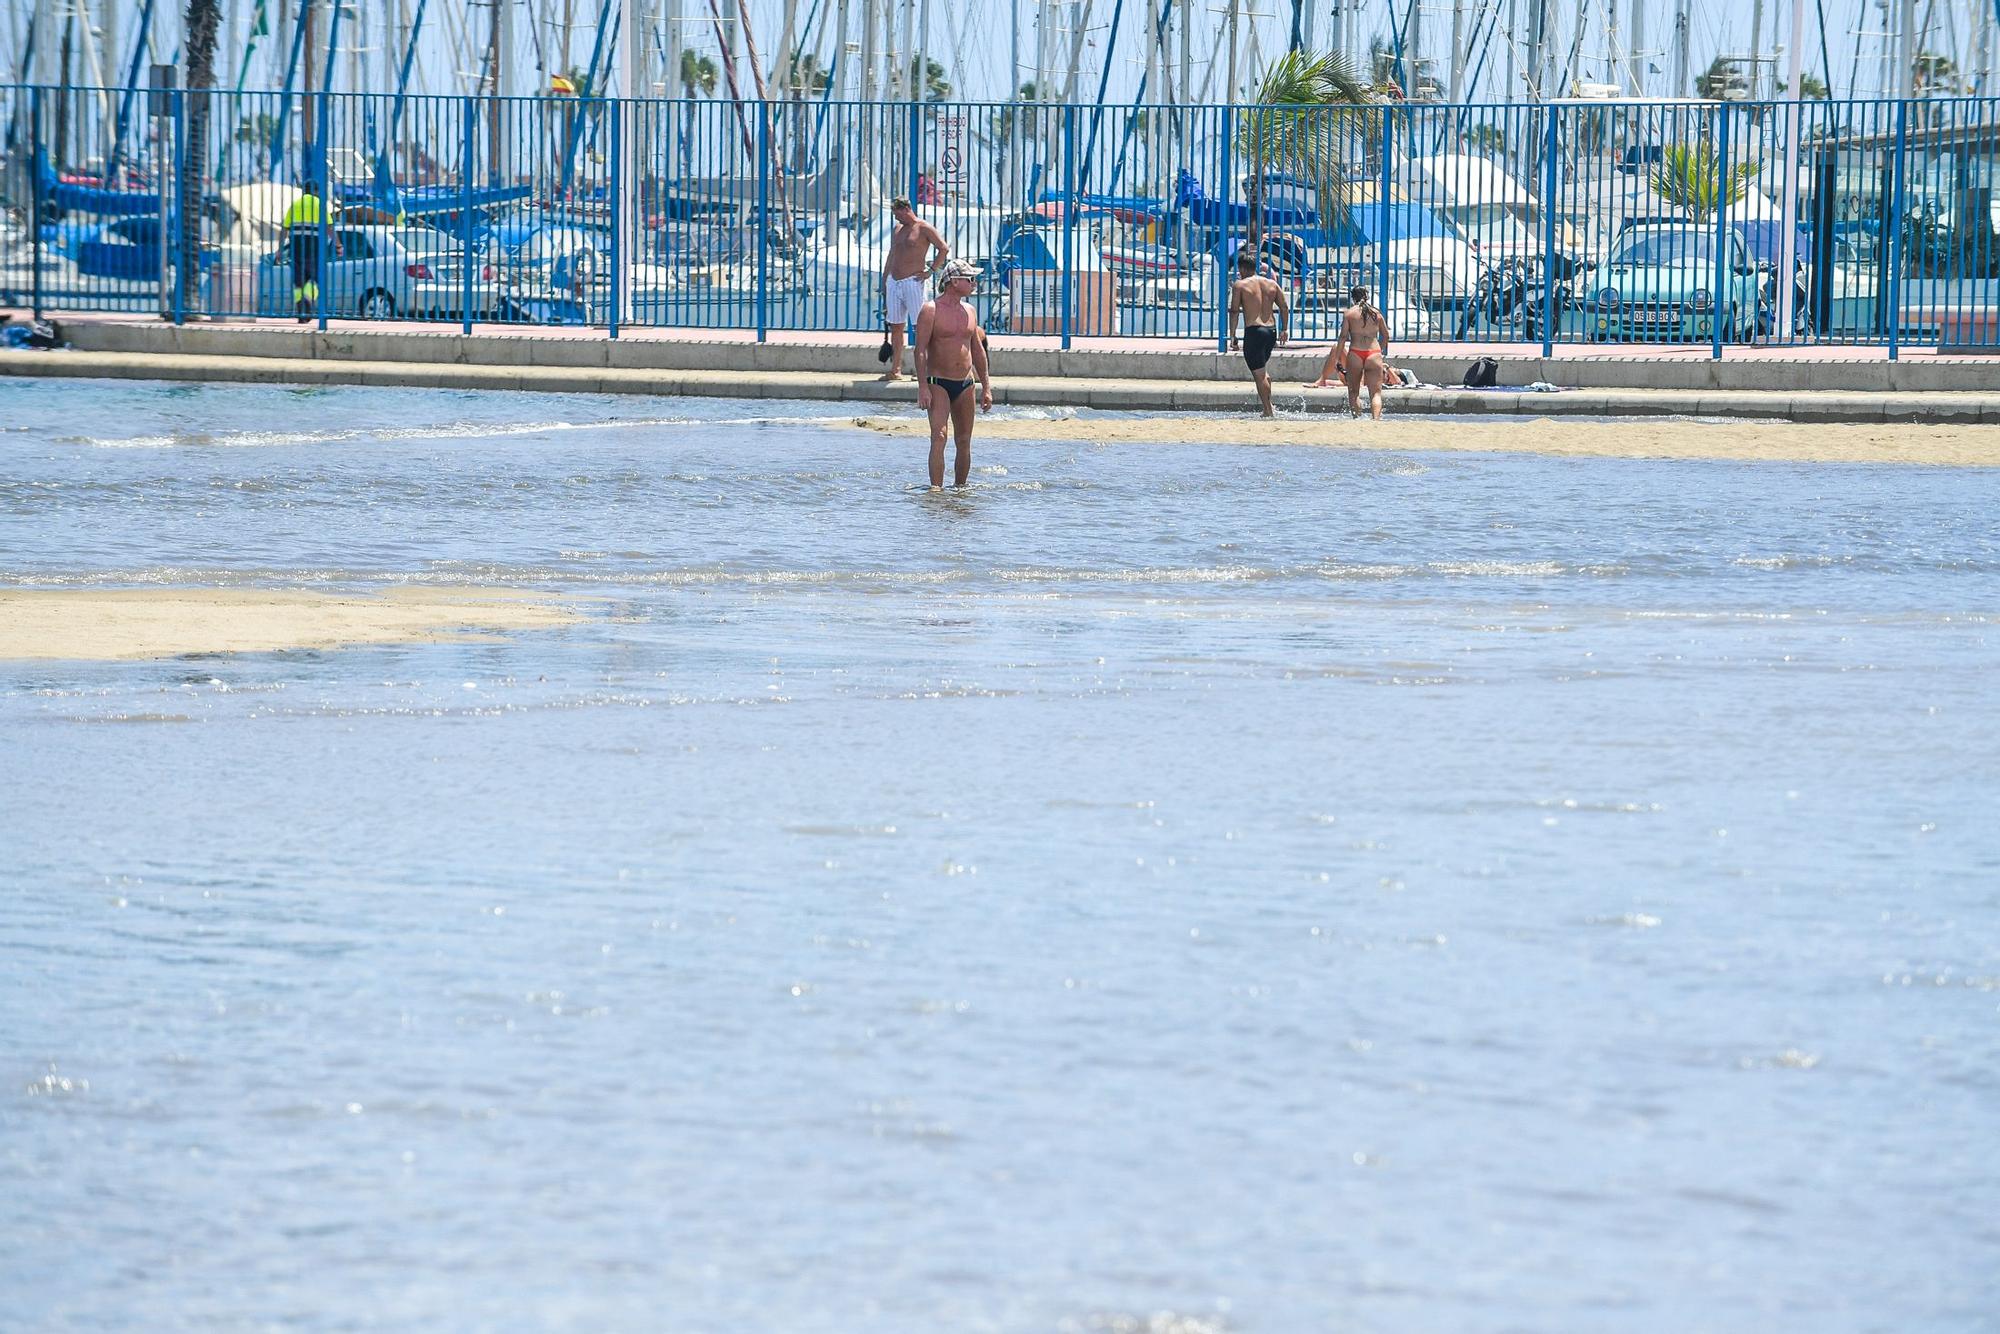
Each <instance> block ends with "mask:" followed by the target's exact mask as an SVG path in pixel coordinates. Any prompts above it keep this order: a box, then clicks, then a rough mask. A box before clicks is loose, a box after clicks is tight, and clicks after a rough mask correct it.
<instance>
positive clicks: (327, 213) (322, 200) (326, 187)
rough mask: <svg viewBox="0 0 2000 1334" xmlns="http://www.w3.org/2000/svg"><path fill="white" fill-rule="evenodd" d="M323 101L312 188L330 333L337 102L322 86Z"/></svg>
mask: <svg viewBox="0 0 2000 1334" xmlns="http://www.w3.org/2000/svg"><path fill="white" fill-rule="evenodd" d="M316 97H317V99H318V101H319V133H318V134H317V135H315V136H314V143H313V156H314V157H315V158H317V159H318V161H317V162H315V163H314V164H313V179H312V182H311V188H312V189H315V190H317V191H319V244H318V245H317V246H315V247H314V250H315V251H316V252H317V253H315V254H314V255H313V275H312V282H313V306H314V308H315V310H316V312H317V313H318V315H319V331H320V332H321V333H325V332H326V303H327V301H328V300H329V299H330V297H331V296H332V294H331V293H330V292H328V291H327V290H326V286H327V284H326V252H327V246H328V244H329V242H330V241H331V239H332V233H331V230H330V228H331V225H332V216H331V215H332V213H333V173H332V172H331V170H329V168H328V165H327V164H328V161H329V160H330V155H329V154H328V152H327V147H326V141H327V140H328V139H330V138H332V137H333V116H332V114H331V113H332V111H333V103H332V99H331V98H329V97H328V96H327V93H326V89H325V88H321V89H320V90H319V92H318V93H317V94H316Z"/></svg>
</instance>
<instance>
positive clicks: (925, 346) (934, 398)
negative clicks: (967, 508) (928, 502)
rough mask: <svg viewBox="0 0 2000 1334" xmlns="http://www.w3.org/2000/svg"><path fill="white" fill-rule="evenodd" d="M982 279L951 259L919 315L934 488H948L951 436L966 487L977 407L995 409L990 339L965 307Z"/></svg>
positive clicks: (922, 400)
mask: <svg viewBox="0 0 2000 1334" xmlns="http://www.w3.org/2000/svg"><path fill="white" fill-rule="evenodd" d="M978 279H979V270H978V269H975V268H974V267H972V265H970V264H968V263H966V262H965V261H964V260H962V259H955V260H952V261H951V262H950V263H949V264H946V265H945V266H944V268H943V270H941V271H940V272H939V274H938V294H937V300H935V301H929V302H926V303H925V304H924V308H923V309H922V310H921V311H920V312H918V314H917V342H916V349H917V406H918V407H919V408H922V409H923V410H924V412H925V414H926V415H928V416H929V417H930V423H931V457H930V476H931V486H932V487H933V488H938V487H942V486H943V485H944V442H945V436H946V435H947V434H950V435H951V436H952V437H953V438H954V439H955V440H956V442H957V445H958V452H957V455H956V456H955V457H954V458H953V459H952V469H951V472H952V481H953V482H954V483H955V484H957V485H959V486H964V485H965V483H966V480H967V478H968V477H970V476H971V473H972V423H973V421H974V418H973V414H972V408H973V404H974V403H975V402H976V403H977V404H978V406H979V409H980V411H982V412H990V411H992V409H993V378H992V376H991V374H990V373H989V372H988V370H987V365H986V335H985V333H984V332H983V331H982V330H981V329H980V327H979V317H978V316H977V315H975V314H974V313H973V310H972V307H971V306H969V305H967V304H966V298H968V297H970V296H971V295H972V292H973V289H974V287H975V286H976V285H977V283H978ZM974 390H978V393H977V394H975V393H974V392H973V391H974Z"/></svg>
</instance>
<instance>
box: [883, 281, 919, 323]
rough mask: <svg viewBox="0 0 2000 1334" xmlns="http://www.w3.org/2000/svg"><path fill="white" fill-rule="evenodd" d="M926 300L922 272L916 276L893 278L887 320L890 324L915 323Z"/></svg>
mask: <svg viewBox="0 0 2000 1334" xmlns="http://www.w3.org/2000/svg"><path fill="white" fill-rule="evenodd" d="M924 300H925V293H924V278H923V275H922V274H918V275H917V276H916V277H914V278H891V279H890V280H889V291H888V301H887V306H888V314H887V315H886V316H885V317H884V318H885V321H886V322H887V323H889V324H915V323H916V322H917V316H918V315H919V314H921V313H922V312H923V309H924Z"/></svg>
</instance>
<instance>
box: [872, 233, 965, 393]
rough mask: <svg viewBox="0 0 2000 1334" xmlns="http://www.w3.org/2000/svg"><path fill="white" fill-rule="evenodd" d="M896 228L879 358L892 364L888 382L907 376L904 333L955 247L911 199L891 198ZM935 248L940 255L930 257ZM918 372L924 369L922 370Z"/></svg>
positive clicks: (887, 262)
mask: <svg viewBox="0 0 2000 1334" xmlns="http://www.w3.org/2000/svg"><path fill="white" fill-rule="evenodd" d="M889 211H890V213H891V214H893V215H894V217H895V219H896V230H895V231H893V232H891V233H890V234H889V254H888V256H887V257H886V258H885V259H884V260H883V261H882V305H883V307H884V308H885V310H886V311H887V315H886V316H885V318H886V320H887V328H886V329H885V330H884V331H883V338H882V350H881V352H879V353H878V354H877V358H876V359H877V360H879V361H886V362H888V363H889V371H888V374H886V375H884V376H883V377H882V379H883V380H884V381H894V380H900V379H902V378H903V332H904V330H906V329H907V328H909V326H910V325H912V324H914V323H915V322H916V319H917V312H918V311H920V310H922V309H923V308H924V280H925V279H926V278H928V277H929V276H930V275H931V274H933V273H936V272H937V271H938V270H939V269H941V268H943V267H944V262H945V260H947V259H949V258H950V257H951V248H950V247H949V246H947V245H945V243H944V238H943V237H942V236H940V235H938V230H937V228H935V227H933V226H931V225H930V224H929V223H928V222H925V221H924V220H923V219H922V218H919V217H918V216H917V211H916V210H915V209H913V208H911V207H910V201H909V200H907V199H903V198H901V197H898V198H895V199H892V200H890V201H889ZM933 249H935V250H936V251H937V258H935V259H932V258H930V252H931V251H932V250H933ZM917 374H918V375H920V376H921V375H922V374H923V371H922V370H919V371H918V372H917Z"/></svg>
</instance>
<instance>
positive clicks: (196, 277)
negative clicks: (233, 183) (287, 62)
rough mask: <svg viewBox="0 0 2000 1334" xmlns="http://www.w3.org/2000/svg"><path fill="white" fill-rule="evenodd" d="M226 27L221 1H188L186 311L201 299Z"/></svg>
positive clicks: (183, 184)
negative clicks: (208, 178)
mask: <svg viewBox="0 0 2000 1334" xmlns="http://www.w3.org/2000/svg"><path fill="white" fill-rule="evenodd" d="M221 27H222V9H221V6H220V4H219V3H218V0H188V3H187V19H186V36H185V38H184V43H185V49H186V51H187V87H188V93H187V96H188V117H187V127H188V143H187V149H186V151H185V152H183V153H182V154H181V179H180V188H179V189H178V190H177V191H176V193H178V194H179V195H180V245H181V255H182V256H183V262H182V264H181V266H180V271H179V274H178V277H179V280H180V288H181V301H180V304H181V309H182V310H195V309H197V308H198V306H199V303H200V297H201V197H202V170H201V168H202V164H203V163H204V162H206V161H207V160H208V112H209V107H208V100H209V93H208V90H209V89H211V88H213V87H215V39H216V35H217V33H218V32H219V31H220V29H221Z"/></svg>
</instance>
